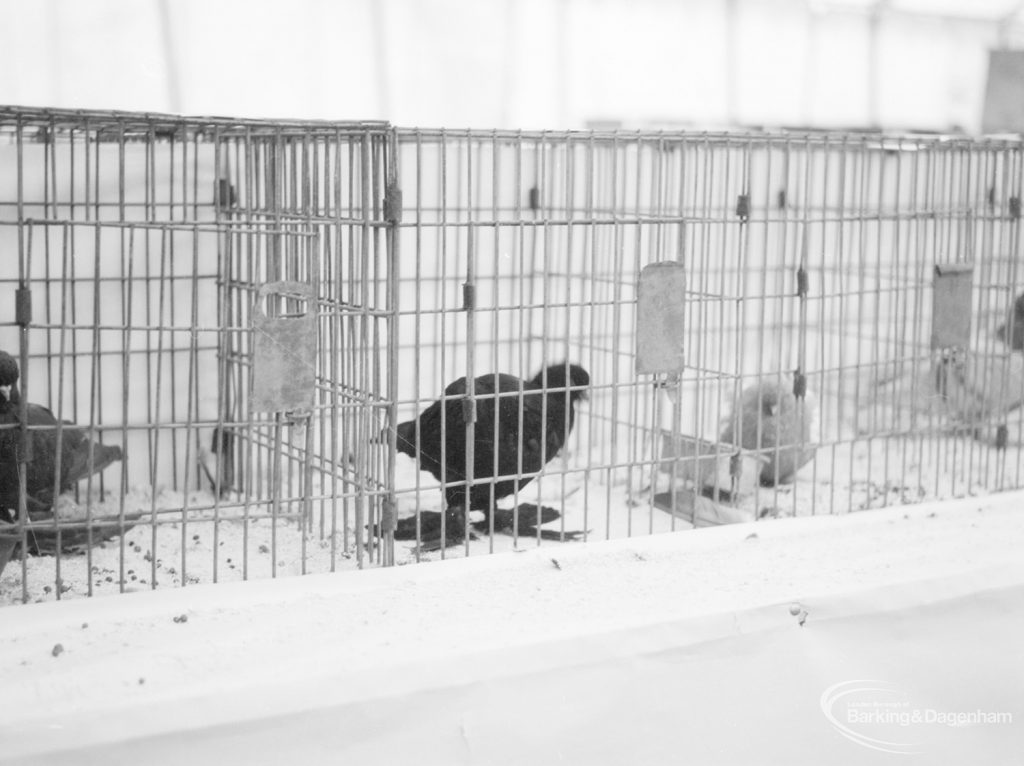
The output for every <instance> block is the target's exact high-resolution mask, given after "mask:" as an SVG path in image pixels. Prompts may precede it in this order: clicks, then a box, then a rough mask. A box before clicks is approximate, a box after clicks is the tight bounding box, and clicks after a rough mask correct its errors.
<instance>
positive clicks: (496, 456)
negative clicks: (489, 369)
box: [395, 363, 590, 550]
mask: <svg viewBox="0 0 1024 766" xmlns="http://www.w3.org/2000/svg"><path fill="white" fill-rule="evenodd" d="M466 382H467V381H466V378H459V379H458V380H456V381H455V382H454V383H452V384H450V385H449V386H448V387H447V388H446V389H445V390H444V394H445V398H444V399H442V400H439V401H436V402H434V403H433V404H432V405H430V407H428V408H427V409H426V410H424V411H423V413H422V414H421V415H420V417H419V418H418V419H417V420H410V421H407V422H405V423H400V424H399V425H398V427H397V440H396V441H397V447H398V451H399V452H402V453H404V454H406V455H408V456H409V457H412V458H414V459H416V460H418V462H419V465H420V468H421V469H422V470H425V471H429V472H430V473H431V474H432V475H433V476H434V478H436V479H437V480H438V481H442V482H444V483H445V487H444V497H445V503H446V511H445V534H444V540H443V544H444V545H451V544H454V543H457V542H459V541H461V540H462V539H463V538H464V535H465V533H466V528H465V523H464V514H465V512H468V511H482V512H483V513H484V516H485V521H483V522H478V523H477V524H476V525H474V526H475V528H477V529H478V530H480V531H485V530H486V529H487V528H488V527H489V524H488V521H486V519H491V518H492V517H493V520H494V527H495V531H508V532H511V531H512V526H513V524H512V519H514V518H515V514H516V512H515V511H499V510H497V509H495V507H494V504H495V503H496V502H497V501H498V500H501V499H502V498H504V497H508V496H509V495H511V494H513V493H514V492H516V491H518V490H520V489H522V488H523V487H525V486H526V485H527V484H529V483H530V482H531V481H532V480H533V478H534V476H533V475H534V474H536V473H537V472H539V471H540V470H541V469H542V468H544V466H545V465H547V463H548V461H549V460H551V459H552V458H553V457H554V456H555V455H557V454H558V452H559V451H560V450H561V449H562V446H563V445H564V444H565V441H566V437H567V436H568V435H569V433H570V432H571V431H572V427H573V423H574V420H575V415H576V403H577V402H578V401H579V400H580V399H584V398H586V387H587V386H588V385H589V384H590V375H589V374H587V371H586V370H584V369H583V368H582V367H580V366H579V365H575V364H566V363H562V364H556V365H551V366H550V367H547V368H545V369H544V370H542V371H541V372H540V373H538V374H537V375H536V377H534V378H533V379H531V380H528V381H524V380H521V379H519V378H517V377H515V376H513V375H505V374H500V373H499V374H491V375H481V376H480V377H478V378H475V379H474V381H473V389H474V390H473V399H474V400H475V403H476V426H475V428H476V431H475V438H474V454H473V484H472V486H470V487H467V486H466V485H465V484H464V483H463V484H456V485H455V486H452V484H453V483H458V482H465V480H466V422H467V418H466V413H467V410H466V407H467V406H468V399H467V398H466V394H467V385H466ZM496 393H497V394H505V395H502V396H497V395H496ZM496 402H497V404H496ZM520 405H521V409H522V421H521V422H522V428H521V429H520ZM442 418H443V421H442ZM417 435H418V443H419V449H417ZM442 448H443V454H442ZM442 459H443V463H442ZM502 476H513V478H504V479H501V478H497V477H502ZM495 479H497V480H495ZM492 493H493V494H492ZM434 517H436V518H434ZM518 518H519V521H518V530H519V532H520V533H521V534H532V533H536V526H535V525H539V524H543V523H546V522H547V521H551V520H554V519H557V518H559V514H558V512H557V511H553V509H548V508H542V509H537V508H536V507H535V506H526V505H525V504H524V506H523V507H522V510H521V511H520V512H519V514H518ZM440 527H441V524H440V514H430V513H429V512H428V513H421V514H420V531H421V537H420V539H421V541H424V543H426V542H429V543H431V544H424V545H423V546H422V547H423V549H424V550H429V549H436V548H439V547H442V539H441V538H442V536H441V529H440ZM552 534H554V535H557V534H558V533H557V532H553V531H552V530H542V531H541V536H543V537H548V536H551V535H552ZM564 534H565V535H566V537H569V538H573V537H574V536H575V535H578V534H581V533H577V532H569V533H564ZM415 536H416V517H415V516H414V517H411V518H407V519H402V520H400V521H399V522H398V527H397V529H396V531H395V537H396V538H397V539H400V540H401V539H415ZM433 543H436V544H433Z"/></svg>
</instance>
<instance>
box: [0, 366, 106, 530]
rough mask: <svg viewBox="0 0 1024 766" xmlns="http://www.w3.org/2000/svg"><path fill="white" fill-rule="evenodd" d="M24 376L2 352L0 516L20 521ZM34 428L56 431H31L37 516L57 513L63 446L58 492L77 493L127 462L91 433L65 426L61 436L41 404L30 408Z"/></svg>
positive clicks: (28, 482) (31, 500)
mask: <svg viewBox="0 0 1024 766" xmlns="http://www.w3.org/2000/svg"><path fill="white" fill-rule="evenodd" d="M19 376H20V370H19V369H18V363H17V362H16V361H15V359H14V357H12V356H11V355H10V354H8V353H6V352H5V351H0V426H14V427H13V428H0V516H2V515H3V514H4V513H5V512H6V513H7V519H8V520H12V519H13V518H14V517H15V514H16V512H17V508H18V468H19V463H18V456H19V445H20V441H21V429H20V428H18V426H19V425H20V423H21V420H20V418H21V397H20V395H19V393H18V386H17V383H18V378H19ZM27 414H28V425H30V426H51V428H44V429H31V430H29V431H28V439H29V441H30V445H29V446H30V451H29V454H30V459H29V462H28V463H27V470H26V475H25V493H26V498H25V500H26V508H27V510H28V511H29V513H30V516H31V515H38V514H45V513H48V512H51V511H52V509H53V503H54V499H55V498H54V484H55V482H54V479H55V477H56V472H57V447H58V439H59V442H60V479H59V482H57V489H58V492H67V491H70V490H72V489H74V487H75V485H76V484H78V482H80V481H82V480H83V479H85V478H86V477H88V476H89V475H90V474H91V473H99V472H100V471H102V470H103V469H105V468H107V467H108V466H109V465H111V464H112V463H114V462H116V461H118V460H121V458H122V454H121V448H120V447H118V446H112V445H104V444H98V443H96V442H93V441H91V440H90V439H89V437H88V435H87V433H86V431H85V430H84V429H82V428H78V427H76V426H75V425H74V424H73V423H69V422H68V421H64V423H63V427H62V428H61V429H60V430H59V431H58V429H57V425H58V422H59V421H58V420H57V418H56V417H55V416H54V414H53V413H52V412H51V411H50V410H49V409H47V408H46V407H43V406H41V405H38V404H31V403H30V404H28V405H27Z"/></svg>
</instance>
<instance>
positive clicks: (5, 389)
mask: <svg viewBox="0 0 1024 766" xmlns="http://www.w3.org/2000/svg"><path fill="white" fill-rule="evenodd" d="M0 394H3V395H4V399H5V400H6V401H8V402H9V401H11V387H10V386H0Z"/></svg>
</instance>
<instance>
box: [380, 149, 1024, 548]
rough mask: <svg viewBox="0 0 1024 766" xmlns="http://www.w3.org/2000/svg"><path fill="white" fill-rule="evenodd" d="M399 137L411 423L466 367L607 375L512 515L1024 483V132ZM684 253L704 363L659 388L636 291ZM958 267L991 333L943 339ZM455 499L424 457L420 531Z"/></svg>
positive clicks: (822, 506) (688, 323)
mask: <svg viewBox="0 0 1024 766" xmlns="http://www.w3.org/2000/svg"><path fill="white" fill-rule="evenodd" d="M398 134H399V149H398V153H397V156H396V162H397V166H398V167H397V179H398V183H399V185H400V186H401V188H402V192H403V200H404V210H403V217H402V221H401V224H400V234H399V236H398V238H397V240H398V243H399V251H400V258H399V261H398V263H399V268H398V271H397V272H396V275H395V276H396V279H397V280H398V282H399V289H398V294H399V301H398V306H399V319H398V322H399V326H400V328H401V329H400V333H399V334H400V337H401V338H402V344H401V346H400V348H399V350H398V354H399V355H398V364H399V367H400V368H401V369H402V370H403V371H404V373H403V375H402V376H401V379H400V381H399V387H398V398H399V403H398V413H397V417H396V422H405V423H409V422H410V419H413V418H415V417H416V415H417V413H418V412H421V411H424V410H425V409H426V408H427V407H428V406H429V405H430V404H431V402H432V401H433V400H435V399H437V397H439V396H440V395H441V393H442V390H443V389H444V388H445V386H446V385H447V384H449V383H451V382H452V381H456V380H458V379H459V378H460V377H462V376H467V378H468V379H473V378H474V377H476V380H477V381H480V380H481V378H480V377H479V376H484V379H485V380H486V377H487V376H489V375H492V374H493V373H495V372H503V373H510V374H513V375H516V376H520V377H521V378H522V379H524V380H529V379H530V378H531V376H533V375H535V374H536V373H537V372H538V371H539V370H541V369H543V368H544V367H545V365H550V364H552V363H561V362H562V361H563V360H564V361H568V362H572V363H575V364H579V365H582V366H583V367H584V368H585V369H586V370H587V371H588V373H589V379H590V383H589V391H590V398H589V401H587V402H581V403H580V404H579V405H578V408H577V409H578V413H577V416H576V421H575V428H574V431H573V434H572V437H571V439H570V440H569V441H568V442H567V444H566V446H565V449H564V450H563V452H562V454H561V455H560V456H559V457H558V458H557V459H555V460H552V461H551V462H549V463H548V464H547V466H546V468H545V469H544V471H543V472H542V473H541V474H540V476H539V477H538V478H537V479H535V480H534V481H533V482H532V483H531V484H530V485H529V486H528V487H526V488H525V489H523V490H522V491H521V492H519V493H517V495H516V496H515V497H514V498H508V499H506V500H503V501H499V502H498V504H497V505H498V506H502V505H507V506H515V505H516V504H517V503H522V502H523V501H528V502H529V503H531V505H528V506H525V507H526V508H527V510H526V513H527V515H529V514H535V512H536V507H537V506H541V507H545V504H546V505H548V506H553V508H554V510H556V511H557V513H550V514H546V516H545V517H546V518H547V519H549V521H547V522H546V523H544V524H543V529H545V530H548V531H550V532H551V533H552V534H551V536H552V537H558V538H560V539H563V540H564V539H566V533H567V532H571V533H579V534H571V535H569V537H570V538H571V539H580V538H582V539H595V538H598V539H603V538H606V537H617V536H623V535H630V534H638V533H647V532H651V531H659V530H667V529H674V528H688V527H689V526H691V525H696V526H704V525H708V524H719V523H728V522H731V521H743V520H752V519H755V518H762V517H766V516H786V515H794V514H801V515H803V514H815V513H818V514H820V513H843V512H847V511H854V510H861V509H865V508H873V507H879V506H883V505H889V504H894V503H903V502H915V501H919V500H924V499H926V498H943V497H952V496H961V495H964V494H968V493H978V492H984V491H991V490H997V489H1002V488H1008V487H1017V486H1020V481H1021V475H1020V461H1019V448H1020V433H1021V427H1020V426H1021V421H1020V412H1021V410H1020V408H1019V404H1020V402H1021V401H1022V400H1024V378H1022V377H1021V375H1020V372H1021V354H1020V352H1019V349H1020V344H1019V343H1018V344H1017V346H1016V348H1012V347H1011V346H1012V345H1013V344H1012V343H1007V342H1003V340H1000V336H1001V335H1002V336H1004V337H1005V335H1006V328H1005V327H1004V328H1003V330H1002V331H1001V332H1000V331H999V328H1000V327H1001V326H1003V325H1006V324H1007V321H1008V316H1010V315H1011V314H1012V311H1011V308H1012V305H1013V303H1014V298H1015V296H1016V295H1017V294H1018V293H1019V292H1020V287H1021V279H1020V276H1019V274H1018V273H1017V269H1016V264H1017V263H1018V262H1019V261H1020V243H1019V233H1020V228H1019V227H1020V203H1019V199H1020V186H1019V184H1020V181H1019V179H1020V170H1021V164H1020V163H1021V155H1020V145H1019V143H1018V142H1016V141H1003V140H995V139H992V140H968V139H965V138H958V139H946V138H940V137H930V136H923V137H922V136H891V137H883V136H879V135H877V134H864V135H857V134H843V135H831V134H806V133H804V134H799V135H798V134H782V135H762V134H756V135H732V134H720V135H711V134H666V133H643V132H637V133H629V134H626V133H618V134H617V133H609V134H602V133H592V132H588V133H555V132H538V133H524V132H494V131H492V132H474V131H463V132H458V131H429V130H422V129H418V130H405V129H399V130H398ZM662 262H674V263H678V264H680V265H681V267H682V269H683V272H684V274H685V289H683V290H681V291H679V294H678V305H677V306H675V307H674V308H675V312H676V314H677V315H678V316H680V317H681V318H682V320H681V322H680V323H679V324H680V325H681V326H680V327H679V330H678V334H679V346H680V348H681V349H682V358H683V360H684V363H683V364H682V365H681V367H680V368H679V369H677V370H674V371H673V372H671V373H661V374H644V373H643V372H638V371H637V367H636V352H637V347H638V339H637V337H636V333H637V330H638V321H637V308H638V297H639V296H638V290H637V288H638V283H639V279H640V275H641V273H642V271H643V270H644V268H645V267H647V266H650V265H652V264H657V263H662ZM943 269H945V270H946V271H947V272H949V271H950V270H951V269H952V270H955V271H959V272H961V273H968V277H969V279H968V281H967V283H966V284H967V292H966V293H965V294H964V295H966V298H967V303H968V305H966V306H963V305H961V308H964V309H965V310H966V312H967V313H966V316H968V317H970V318H972V322H971V323H970V326H965V327H963V337H964V338H969V340H968V341H967V342H966V343H965V342H962V341H957V342H956V343H954V344H952V345H951V344H950V343H938V344H937V343H936V342H935V340H934V338H935V324H936V322H939V321H941V320H942V319H943V317H951V316H954V315H955V312H954V314H951V313H950V312H951V311H952V310H953V307H951V306H949V305H946V304H942V305H935V306H933V295H937V294H938V293H939V292H940V288H939V285H940V282H941V280H940V279H939V277H938V276H937V275H938V274H939V273H940V272H942V270H943ZM935 300H938V299H935ZM943 300H944V299H943ZM959 300H960V303H961V304H963V303H964V298H963V296H961V298H960V299H959ZM960 316H963V315H960ZM1011 318H1012V317H1011ZM950 321H952V322H954V323H955V322H961V321H962V320H961V319H956V320H950ZM463 388H464V386H463ZM485 396H492V394H490V393H487V394H485ZM455 398H470V399H473V398H474V397H473V396H472V395H468V394H467V393H466V392H465V391H464V390H460V391H459V392H458V395H457V396H456V397H455ZM475 398H476V399H477V400H478V401H479V400H480V397H475ZM446 425H448V424H446ZM485 425H486V424H485ZM454 427H457V428H464V427H465V423H464V422H463V421H462V420H457V421H456V422H455V423H454ZM399 429H400V430H401V426H399ZM424 429H425V424H424V423H423V422H421V427H420V430H419V431H417V438H420V439H422V438H423V434H422V431H423V430H424ZM408 433H411V431H409V432H408ZM483 438H484V439H487V438H491V439H493V438H495V437H494V436H493V434H490V435H488V434H487V433H485V435H484V437H483ZM475 440H476V442H477V445H478V446H479V444H480V440H481V436H480V434H479V429H477V432H476V433H475ZM400 451H402V450H400ZM405 451H406V452H407V453H408V454H409V455H410V456H414V455H417V454H419V455H420V458H421V460H420V463H421V464H422V463H423V462H424V461H423V459H422V457H423V451H424V450H423V449H422V448H421V446H414V447H413V448H410V449H407V450H405ZM458 460H459V459H458V458H456V459H455V464H457V463H458ZM447 462H448V464H449V465H452V464H453V463H452V458H450V457H449V458H447ZM421 468H422V465H421ZM495 468H497V466H495ZM487 479H488V476H485V477H484V480H487ZM436 486H437V482H435V481H433V480H432V479H431V477H430V475H429V474H428V473H425V472H424V471H423V470H418V469H417V465H416V463H415V462H414V461H411V460H410V461H406V462H403V458H402V456H400V457H399V474H398V479H397V481H396V497H397V500H398V507H399V511H400V515H404V514H406V513H412V512H414V511H416V510H419V511H422V510H424V509H432V510H438V509H441V508H444V507H445V504H446V498H445V497H444V496H442V495H441V494H438V492H437V489H436ZM520 507H524V506H520ZM536 520H537V521H542V519H541V517H539V516H538V517H537V518H536ZM494 527H495V525H494V523H493V522H491V523H490V524H488V523H486V521H484V522H479V523H477V524H476V526H475V529H476V530H477V531H478V532H481V533H483V532H491V533H493V531H494ZM527 528H528V530H529V531H528V533H527V535H526V536H527V537H530V536H531V534H534V533H535V534H536V536H537V537H538V538H540V533H539V530H534V529H532V527H529V526H527ZM408 531H409V536H414V535H412V531H413V530H412V527H411V525H410V527H409V530H408ZM417 531H418V533H419V534H421V535H422V524H421V525H420V529H419V530H417ZM504 531H506V532H507V531H508V530H507V529H505V530H504ZM483 537H484V535H481V538H483ZM447 542H448V543H450V542H451V541H447ZM399 545H401V543H399ZM508 545H509V543H507V542H502V541H501V540H500V539H499V540H497V541H496V540H495V537H494V535H493V534H489V535H486V539H481V540H479V541H477V542H471V543H466V545H465V546H464V547H459V546H453V547H450V548H449V549H448V553H449V554H451V555H457V554H458V553H459V552H460V551H462V550H465V551H472V550H473V549H474V548H480V549H484V548H486V549H489V550H494V549H495V548H496V546H497V547H498V548H499V549H500V548H503V547H506V546H508ZM409 550H410V552H409V555H410V556H415V555H417V554H418V552H419V550H421V549H416V548H410V549H409ZM401 555H402V554H401V553H400V554H399V556H400V557H401Z"/></svg>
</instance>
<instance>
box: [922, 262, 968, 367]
mask: <svg viewBox="0 0 1024 766" xmlns="http://www.w3.org/2000/svg"><path fill="white" fill-rule="evenodd" d="M973 277H974V264H973V263H937V264H935V283H934V286H933V296H932V349H933V350H934V349H939V348H952V347H959V348H967V346H968V345H969V343H970V339H971V284H972V280H973Z"/></svg>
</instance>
